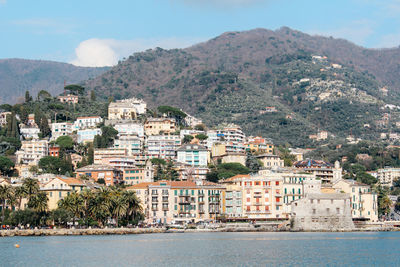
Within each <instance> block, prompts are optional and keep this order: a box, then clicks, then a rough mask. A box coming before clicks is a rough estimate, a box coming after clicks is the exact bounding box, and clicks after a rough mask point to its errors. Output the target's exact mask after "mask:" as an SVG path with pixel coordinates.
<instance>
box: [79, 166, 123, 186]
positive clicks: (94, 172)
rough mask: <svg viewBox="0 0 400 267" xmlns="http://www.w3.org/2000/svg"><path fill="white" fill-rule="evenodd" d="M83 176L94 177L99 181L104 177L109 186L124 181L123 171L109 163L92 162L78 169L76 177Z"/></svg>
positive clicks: (80, 177)
mask: <svg viewBox="0 0 400 267" xmlns="http://www.w3.org/2000/svg"><path fill="white" fill-rule="evenodd" d="M83 176H86V177H88V178H92V179H93V180H94V181H96V182H98V181H99V179H103V180H104V182H105V184H106V185H107V186H110V185H116V184H119V183H121V182H122V171H121V170H118V169H116V168H114V167H112V166H109V165H100V164H92V165H88V166H85V167H82V168H79V169H77V170H76V178H79V179H82V177H83Z"/></svg>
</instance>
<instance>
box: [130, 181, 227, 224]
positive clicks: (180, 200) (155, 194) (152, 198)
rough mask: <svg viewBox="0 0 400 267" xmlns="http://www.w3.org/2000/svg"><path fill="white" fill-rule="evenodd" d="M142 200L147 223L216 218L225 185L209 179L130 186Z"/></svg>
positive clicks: (185, 221)
mask: <svg viewBox="0 0 400 267" xmlns="http://www.w3.org/2000/svg"><path fill="white" fill-rule="evenodd" d="M128 190H133V191H135V192H136V194H137V196H138V197H139V199H140V200H141V204H142V207H143V211H144V214H145V222H146V223H149V224H153V223H162V224H184V223H195V222H200V221H206V220H207V221H208V220H215V219H216V218H217V216H219V215H220V213H221V193H222V192H223V190H224V188H223V187H221V186H220V185H217V184H214V183H210V182H206V181H203V182H200V181H199V182H191V181H158V182H152V183H140V184H136V185H133V186H131V187H128Z"/></svg>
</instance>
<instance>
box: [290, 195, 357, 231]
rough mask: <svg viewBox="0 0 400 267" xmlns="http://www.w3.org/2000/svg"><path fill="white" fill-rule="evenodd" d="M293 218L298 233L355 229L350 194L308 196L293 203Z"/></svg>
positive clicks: (293, 227) (294, 227)
mask: <svg viewBox="0 0 400 267" xmlns="http://www.w3.org/2000/svg"><path fill="white" fill-rule="evenodd" d="M291 217H292V219H291V220H292V229H293V230H298V231H322V230H333V231H338V230H352V229H354V224H353V221H352V219H351V209H350V197H349V195H348V194H340V193H335V194H307V195H306V196H305V197H304V198H301V199H298V200H296V201H293V202H292V204H291Z"/></svg>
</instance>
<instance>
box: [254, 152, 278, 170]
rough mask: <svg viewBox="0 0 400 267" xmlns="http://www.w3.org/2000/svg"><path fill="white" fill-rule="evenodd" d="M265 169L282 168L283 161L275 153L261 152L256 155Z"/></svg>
mask: <svg viewBox="0 0 400 267" xmlns="http://www.w3.org/2000/svg"><path fill="white" fill-rule="evenodd" d="M257 159H259V160H260V161H261V162H262V163H263V165H264V168H266V169H273V168H275V169H276V168H282V167H284V161H283V160H282V159H281V158H279V156H277V155H273V154H262V155H259V156H257Z"/></svg>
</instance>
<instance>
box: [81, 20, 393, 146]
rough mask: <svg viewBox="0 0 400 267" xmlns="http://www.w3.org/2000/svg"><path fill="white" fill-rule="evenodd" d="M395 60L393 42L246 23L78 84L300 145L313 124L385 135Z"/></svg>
mask: <svg viewBox="0 0 400 267" xmlns="http://www.w3.org/2000/svg"><path fill="white" fill-rule="evenodd" d="M399 60H400V49H399V48H394V49H380V50H378V49H366V48H363V47H360V46H356V45H354V44H352V43H350V42H348V41H346V40H342V39H334V38H327V37H322V36H311V35H308V34H305V33H302V32H299V31H295V30H292V29H289V28H286V27H284V28H281V29H278V30H276V31H271V30H265V29H255V30H251V31H244V32H228V33H224V34H222V35H220V36H218V37H216V38H214V39H211V40H209V41H207V42H204V43H200V44H197V45H194V46H192V47H189V48H186V49H172V50H163V49H161V48H156V49H153V50H147V51H145V52H142V53H135V54H133V55H132V56H130V57H129V58H128V59H127V60H125V61H122V62H120V63H119V64H118V65H117V66H115V67H113V68H112V69H110V70H109V71H107V72H105V73H104V74H102V75H100V76H99V77H96V78H95V79H92V80H89V81H87V82H86V83H85V85H86V87H87V88H89V89H94V90H96V92H97V93H98V94H99V95H101V96H103V97H109V96H113V97H114V99H121V98H128V97H132V96H135V97H139V98H143V99H144V100H145V101H147V102H148V103H149V105H150V107H156V106H158V105H165V104H168V105H174V106H178V107H180V108H182V109H183V110H184V111H186V112H189V113H190V114H192V115H195V116H199V117H200V118H202V119H203V120H204V121H205V122H206V123H207V124H211V125H217V124H220V123H224V122H233V123H237V124H239V125H241V126H242V128H243V129H244V130H245V131H246V132H247V134H254V135H255V134H262V135H264V136H268V137H271V138H273V139H274V140H275V141H276V142H277V143H284V142H290V143H291V144H292V145H300V146H301V145H302V146H307V145H311V144H312V141H311V140H309V139H308V135H309V134H313V133H316V132H317V131H318V130H327V131H329V132H330V133H331V134H332V135H334V136H336V137H342V138H344V137H346V136H348V135H349V134H352V135H354V136H357V137H362V138H365V139H376V138H377V137H378V136H379V133H380V132H382V131H388V129H382V128H381V127H389V128H390V127H391V123H392V122H393V123H394V122H395V121H396V120H397V119H398V118H399V115H398V114H397V111H392V112H391V114H390V122H391V123H386V124H385V123H384V124H383V125H382V123H378V122H377V121H379V120H380V119H381V118H382V116H385V115H384V113H385V112H386V111H385V110H382V108H383V107H384V106H385V104H397V103H398V102H399V100H400V90H399V89H398V88H400V76H399V75H398V73H399V71H400V65H399V63H398V62H399ZM266 107H273V108H272V109H267V110H266ZM275 109H276V111H275ZM393 131H396V129H393Z"/></svg>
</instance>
